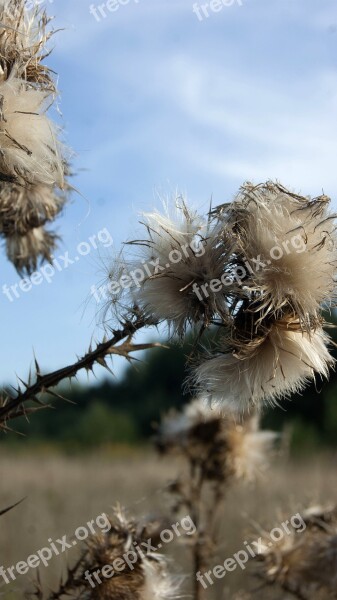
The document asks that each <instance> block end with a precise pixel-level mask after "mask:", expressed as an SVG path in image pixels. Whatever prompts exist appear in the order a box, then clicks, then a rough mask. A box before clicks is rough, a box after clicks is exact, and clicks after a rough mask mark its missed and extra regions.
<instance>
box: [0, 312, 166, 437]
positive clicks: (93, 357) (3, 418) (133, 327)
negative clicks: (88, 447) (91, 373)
mask: <svg viewBox="0 0 337 600" xmlns="http://www.w3.org/2000/svg"><path fill="white" fill-rule="evenodd" d="M147 325H149V323H147V322H146V320H145V319H144V318H143V317H138V318H137V319H135V320H134V321H127V322H126V323H125V325H124V327H123V328H122V329H119V330H116V331H114V332H113V336H112V337H111V338H110V339H109V340H106V341H103V342H101V343H100V344H98V345H97V347H96V348H95V349H94V350H91V349H89V351H88V352H87V353H86V354H85V355H84V356H83V357H82V358H80V359H79V360H78V361H77V362H74V363H73V364H71V365H69V366H67V367H63V368H62V369H58V370H57V371H52V372H51V373H47V374H46V375H41V373H40V370H39V366H38V364H37V361H35V366H36V375H35V376H36V381H35V382H34V383H33V384H32V385H30V384H25V383H24V382H22V383H23V384H24V386H25V388H26V389H25V391H24V392H21V389H20V388H19V389H18V390H16V392H17V395H16V396H15V397H14V398H11V397H10V396H9V395H7V397H6V398H5V399H4V401H3V404H2V406H1V407H0V427H1V426H3V428H5V429H6V423H7V421H9V420H10V419H14V418H17V417H19V416H22V415H24V414H28V412H30V411H31V409H29V408H28V409H26V408H25V404H26V403H27V402H28V401H29V400H33V401H35V402H37V403H38V404H40V405H43V403H42V402H41V401H40V400H39V399H38V395H39V394H41V393H43V392H47V393H49V394H51V395H54V396H57V394H56V393H53V392H51V391H49V390H50V389H51V388H54V387H56V386H57V385H58V384H59V383H60V382H61V381H63V380H65V379H72V378H73V377H75V376H76V375H77V373H78V372H79V371H80V370H81V369H87V370H92V368H93V366H94V365H95V364H96V363H97V364H101V365H102V366H105V367H106V368H108V366H107V364H106V362H105V358H106V357H107V356H109V355H112V354H118V355H120V356H124V357H125V358H127V359H130V356H129V354H130V353H131V352H135V351H140V350H146V349H148V348H153V347H155V346H160V344H136V345H135V344H132V341H131V338H132V335H133V334H134V333H136V331H139V330H140V329H142V328H143V327H146V326H147ZM123 340H125V341H124V343H123V344H120V345H119V346H117V344H118V343H119V342H122V341H123ZM33 410H37V409H33Z"/></svg>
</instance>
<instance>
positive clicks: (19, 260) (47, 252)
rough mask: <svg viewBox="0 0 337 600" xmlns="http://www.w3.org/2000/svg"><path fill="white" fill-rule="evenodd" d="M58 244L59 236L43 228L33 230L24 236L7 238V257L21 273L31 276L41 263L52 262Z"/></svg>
mask: <svg viewBox="0 0 337 600" xmlns="http://www.w3.org/2000/svg"><path fill="white" fill-rule="evenodd" d="M56 242H57V236H56V235H55V234H54V233H51V232H49V231H46V230H45V229H44V228H43V227H37V228H35V229H31V230H29V231H28V233H26V234H24V235H20V234H18V233H15V234H12V235H9V236H8V237H7V238H6V249H7V256H8V259H9V260H10V261H11V262H12V263H13V265H14V266H15V268H16V269H17V271H18V272H19V273H23V272H26V273H28V274H31V273H32V272H33V271H35V270H36V268H37V267H38V264H39V261H42V260H45V261H48V262H51V260H52V254H53V252H54V250H55V248H56Z"/></svg>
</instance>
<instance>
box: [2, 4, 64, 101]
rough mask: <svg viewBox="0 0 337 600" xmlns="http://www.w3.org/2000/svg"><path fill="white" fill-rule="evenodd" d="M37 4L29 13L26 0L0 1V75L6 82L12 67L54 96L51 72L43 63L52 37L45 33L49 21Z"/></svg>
mask: <svg viewBox="0 0 337 600" xmlns="http://www.w3.org/2000/svg"><path fill="white" fill-rule="evenodd" d="M39 4H41V3H40V2H39V3H38V2H36V4H35V6H32V8H31V9H28V8H27V6H26V1H25V0H0V23H1V28H0V74H1V79H2V80H6V79H8V78H9V76H10V75H11V73H12V70H13V68H14V67H15V68H16V69H17V71H18V73H19V75H20V77H22V78H23V79H25V80H26V81H27V82H30V83H32V84H35V85H38V86H39V88H40V89H42V88H43V89H47V90H49V91H52V92H55V84H54V81H53V77H52V75H51V71H50V70H49V69H48V67H47V66H46V65H44V64H43V63H42V61H43V59H44V58H45V55H46V52H47V51H46V44H47V42H48V40H49V39H50V37H51V36H52V35H53V32H52V31H48V30H47V25H48V23H49V22H50V20H51V19H50V18H48V17H47V15H46V12H45V11H44V10H43V9H42V10H41V7H40V6H39Z"/></svg>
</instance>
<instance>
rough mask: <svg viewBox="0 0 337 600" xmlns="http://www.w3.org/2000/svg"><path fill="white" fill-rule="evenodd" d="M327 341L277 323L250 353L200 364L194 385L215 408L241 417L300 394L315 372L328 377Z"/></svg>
mask: <svg viewBox="0 0 337 600" xmlns="http://www.w3.org/2000/svg"><path fill="white" fill-rule="evenodd" d="M328 341H329V338H328V336H327V334H326V333H324V331H323V330H322V329H318V330H316V331H313V332H311V333H307V332H305V331H293V330H287V329H286V328H285V327H284V326H282V327H280V326H279V325H278V324H277V323H275V324H274V325H273V326H272V327H271V329H270V331H269V334H268V335H266V336H265V337H264V338H262V339H261V341H260V343H259V344H258V345H257V344H256V342H255V344H254V348H252V350H251V351H249V347H248V348H246V349H245V352H244V353H240V352H238V353H235V352H228V353H223V354H218V355H217V356H215V357H213V358H210V359H209V360H206V361H204V362H203V363H201V364H200V366H199V367H198V368H197V369H196V372H195V381H196V384H197V386H198V387H199V388H200V389H201V391H202V393H207V394H208V396H209V398H210V400H211V401H212V402H214V403H222V402H224V403H225V404H229V405H230V406H231V407H232V408H233V409H235V407H237V408H238V409H239V410H240V411H242V412H243V411H245V410H249V408H250V407H252V406H253V405H254V406H255V407H261V406H262V405H263V404H264V403H267V402H269V403H273V402H276V401H278V400H280V399H281V398H283V397H287V396H290V395H291V394H293V393H296V392H299V391H300V390H302V388H303V387H304V386H305V385H306V384H307V383H308V382H309V381H311V380H313V379H314V377H315V374H316V373H317V374H318V375H321V376H324V377H327V376H328V370H329V367H331V366H332V365H333V364H334V360H333V358H332V356H331V355H330V353H329V351H328V349H327V343H328Z"/></svg>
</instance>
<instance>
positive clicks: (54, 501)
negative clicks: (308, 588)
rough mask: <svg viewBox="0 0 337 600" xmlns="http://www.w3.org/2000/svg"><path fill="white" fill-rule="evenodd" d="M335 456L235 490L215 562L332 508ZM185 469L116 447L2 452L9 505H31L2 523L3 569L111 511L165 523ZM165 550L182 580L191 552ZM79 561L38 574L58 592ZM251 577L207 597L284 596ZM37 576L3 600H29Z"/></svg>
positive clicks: (280, 468)
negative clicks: (287, 523)
mask: <svg viewBox="0 0 337 600" xmlns="http://www.w3.org/2000/svg"><path fill="white" fill-rule="evenodd" d="M336 458H337V455H336V453H333V452H330V453H322V452H316V453H315V454H312V455H310V456H307V457H305V458H301V459H293V460H291V461H289V460H288V459H285V457H276V459H275V460H274V462H273V463H272V464H271V467H270V469H269V470H268V471H267V472H266V473H265V474H264V475H263V477H262V478H261V479H260V480H259V481H258V483H257V484H254V485H253V484H251V485H248V486H245V485H241V484H238V485H236V486H235V487H233V488H232V489H230V490H229V491H228V494H227V496H226V498H225V501H224V502H223V506H222V509H221V519H220V535H219V537H220V546H219V550H218V552H217V559H219V560H215V561H214V564H218V563H219V564H220V563H223V561H224V560H225V559H226V558H229V557H231V556H232V555H233V553H235V552H237V551H238V550H240V549H242V547H243V542H244V541H245V540H250V539H257V537H258V535H259V534H258V533H257V530H256V528H255V525H256V524H259V525H261V526H263V527H264V528H265V529H266V530H267V531H269V530H271V529H272V528H273V527H276V526H277V525H279V524H280V523H281V522H282V521H283V520H284V519H285V518H288V517H289V516H290V515H293V514H295V513H297V512H300V511H301V509H302V508H303V507H306V506H308V505H312V504H314V505H316V504H323V505H325V504H327V503H329V502H331V501H332V500H333V499H334V497H335V494H336V487H337V474H336ZM181 468H182V465H181V463H179V461H175V460H168V459H167V458H159V457H156V456H155V455H154V453H153V452H152V451H150V450H149V449H146V450H144V449H142V448H134V449H128V448H125V447H119V448H113V447H112V448H111V449H110V450H109V449H106V450H105V451H104V452H98V451H96V452H92V453H90V454H85V455H83V454H82V455H77V456H74V455H64V454H61V453H59V452H55V451H53V450H51V449H50V448H46V449H43V448H41V450H40V451H39V452H34V451H31V452H28V453H27V452H26V451H22V450H21V451H17V452H10V453H8V452H7V451H5V452H3V454H2V460H1V465H0V479H1V481H2V482H3V483H2V494H1V497H2V502H3V503H4V504H5V505H8V504H10V503H12V502H13V500H16V499H21V498H22V497H26V499H25V501H24V502H23V503H22V504H21V505H20V506H18V507H17V508H15V509H14V510H12V511H11V512H9V513H8V514H6V515H5V516H4V517H3V518H2V522H1V525H2V529H1V539H0V553H1V554H0V555H1V557H2V564H3V565H4V566H10V565H13V564H16V563H17V562H18V561H20V560H25V559H26V558H27V557H28V556H29V555H31V554H34V553H35V552H36V550H38V549H40V548H43V547H44V546H45V545H46V544H47V540H48V538H52V539H53V540H56V539H57V538H60V537H62V536H63V535H64V534H68V535H71V534H72V533H73V532H74V530H75V529H76V528H77V527H78V526H80V525H85V523H86V522H87V521H88V520H90V519H93V518H95V517H96V516H97V515H99V514H101V513H102V512H107V513H109V510H110V509H111V507H112V506H113V505H115V504H116V503H117V502H120V503H121V504H123V505H124V506H125V507H126V508H128V510H130V512H131V513H132V514H135V515H137V516H139V517H141V516H142V515H144V514H145V515H154V516H160V515H161V516H164V517H165V515H167V513H168V509H169V506H170V500H169V497H168V495H167V492H166V490H165V488H166V486H167V482H168V481H169V480H171V479H172V478H173V477H175V475H176V473H177V470H179V469H181ZM4 484H5V485H4ZM172 522H173V521H172ZM168 523H170V521H169V520H168ZM165 552H166V553H167V555H168V556H173V557H174V558H175V559H176V565H175V569H176V571H177V572H178V573H180V574H184V573H185V572H186V570H187V567H188V565H189V554H188V552H186V549H184V548H182V547H180V546H179V545H178V544H177V543H176V542H175V541H173V542H172V543H170V544H168V545H167V547H166V549H165ZM76 556H77V554H76V550H69V551H68V552H67V553H66V554H64V555H63V556H62V557H60V556H55V557H53V558H52V560H51V561H50V566H49V567H48V568H43V567H42V568H41V570H40V571H41V577H42V579H43V581H44V582H45V584H47V585H49V586H51V587H54V589H55V588H57V586H58V583H59V579H60V576H61V574H62V573H64V572H65V568H66V565H67V564H72V563H73V562H75V559H76ZM249 573H250V567H249V566H248V567H247V569H246V570H245V571H242V570H240V569H239V568H238V569H236V571H234V572H233V573H228V574H227V575H226V578H225V579H226V580H225V582H224V586H225V589H224V586H223V585H220V584H219V582H217V585H214V587H212V588H210V590H209V597H210V598H212V599H213V598H214V599H216V600H220V599H222V598H226V597H227V598H228V597H229V598H234V597H235V593H236V592H239V591H240V590H245V591H246V592H248V591H251V592H252V598H255V597H256V598H266V599H267V598H269V597H270V598H279V593H277V592H276V590H273V589H270V590H269V591H268V592H267V591H264V592H263V595H261V591H260V592H256V594H255V593H253V591H254V589H256V588H258V587H259V582H258V581H254V579H251V576H249ZM34 574H35V573H34V571H30V572H29V574H27V575H22V576H18V578H17V583H16V584H15V585H14V584H12V585H11V590H13V591H12V592H11V593H10V592H9V586H8V587H7V586H6V585H3V587H2V588H1V591H2V592H4V597H5V598H10V599H11V598H13V599H16V598H21V597H23V592H24V591H26V590H27V589H29V588H30V581H31V579H32V577H33V576H34ZM46 589H47V588H46ZM269 593H270V594H271V595H270V596H269V595H268V594H269ZM284 598H286V596H284Z"/></svg>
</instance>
